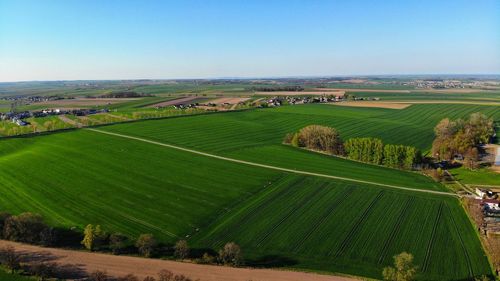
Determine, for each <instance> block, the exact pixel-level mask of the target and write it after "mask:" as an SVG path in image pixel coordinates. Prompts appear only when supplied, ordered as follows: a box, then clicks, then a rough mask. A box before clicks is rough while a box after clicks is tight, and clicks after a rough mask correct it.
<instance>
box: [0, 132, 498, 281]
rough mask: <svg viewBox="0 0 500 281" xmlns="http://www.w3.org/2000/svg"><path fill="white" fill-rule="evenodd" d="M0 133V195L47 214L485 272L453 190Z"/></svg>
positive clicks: (217, 240)
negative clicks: (416, 189)
mask: <svg viewBox="0 0 500 281" xmlns="http://www.w3.org/2000/svg"><path fill="white" fill-rule="evenodd" d="M1 144H2V145H1V150H0V165H1V166H2V169H1V170H0V178H1V179H2V184H3V194H2V197H1V199H0V205H1V206H2V208H4V209H5V210H7V211H10V212H14V213H18V212H22V211H33V212H38V213H41V214H43V215H44V217H46V218H47V220H48V221H49V222H50V223H51V224H54V225H58V226H65V227H74V226H76V227H77V228H80V229H81V228H83V226H84V225H86V224H87V223H95V224H101V225H102V226H103V227H104V228H105V229H107V230H109V231H120V232H122V233H125V234H127V235H130V236H132V237H137V235H138V234H139V233H147V232H149V233H153V234H155V236H157V237H158V238H159V239H160V240H161V241H163V242H166V243H173V242H175V241H176V240H177V239H180V238H182V237H184V238H187V239H188V240H189V241H190V243H191V244H192V246H193V247H195V249H196V248H209V249H212V250H213V251H216V250H217V249H218V247H219V246H220V245H221V244H223V243H224V242H227V241H233V240H234V241H237V242H238V243H240V244H241V245H242V247H243V250H244V252H245V256H246V257H247V262H248V264H250V265H255V266H267V267H269V266H280V267H281V266H284V267H289V268H297V269H303V270H314V271H321V272H342V273H349V274H357V275H362V276H368V277H377V278H378V277H380V272H381V268H382V267H383V266H386V265H387V264H390V263H391V257H392V255H394V254H395V253H399V252H401V251H403V250H407V251H412V252H413V253H414V255H415V257H416V261H417V262H418V263H419V264H421V265H422V266H425V270H424V271H423V272H422V274H421V275H420V276H421V279H425V280H445V279H446V278H449V279H450V280H452V279H454V278H455V277H457V278H462V277H467V276H469V275H470V274H471V273H470V272H471V271H472V274H473V275H478V274H483V273H488V272H489V271H488V270H489V267H488V263H487V262H486V260H485V258H484V256H483V252H482V250H481V248H480V246H479V244H478V243H479V242H478V240H477V238H476V236H475V233H474V231H473V229H472V227H471V225H470V223H469V221H468V219H467V217H466V216H465V214H464V213H463V211H462V210H461V209H460V206H459V204H458V201H457V200H456V199H454V198H453V197H452V196H444V195H430V194H426V193H411V192H403V191H398V190H394V189H391V188H383V187H377V186H374V185H367V184H357V183H351V182H345V181H337V180H328V179H320V178H317V177H304V176H300V175H293V174H290V173H282V172H278V171H275V170H272V169H264V168H258V167H252V166H248V165H242V164H237V163H231V162H228V161H223V160H218V159H213V158H209V157H204V156H197V155H194V154H191V153H187V152H183V151H178V150H173V149H168V148H165V147H160V146H157V145H153V144H150V143H143V142H140V141H136V140H127V139H122V138H120V137H116V136H109V135H105V134H101V133H98V132H93V131H89V130H85V129H83V130H78V131H71V132H60V133H53V134H50V135H45V136H39V137H31V138H13V139H5V140H2V141H1ZM67 144H71V145H70V146H68V145H67ZM75 148H78V149H75ZM309 154H312V153H309ZM165 159H168V161H165ZM130 167H133V169H130ZM391 171H392V170H391ZM395 172H396V171H395ZM387 173H388V174H387V177H390V175H389V172H387ZM401 173H403V172H401ZM408 174H410V173H408ZM241 175H245V180H244V181H242V180H241ZM138 206H141V207H139V208H138ZM270 210H272V212H270ZM452 221H453V223H452ZM415 222H418V223H415ZM313 230H315V231H313ZM408 237H412V239H407V238H408ZM443 239H444V240H443ZM226 240H227V241H226ZM318 241H321V243H318ZM464 241H465V242H464ZM367 245H371V246H367ZM452 257H453V258H452ZM451 259H454V260H455V261H457V262H454V263H452V264H446V261H448V260H451ZM355 265H358V266H355ZM444 265H446V267H445V268H447V269H446V271H442V268H443V266H444ZM361 268H362V269H361ZM444 276H446V278H444Z"/></svg>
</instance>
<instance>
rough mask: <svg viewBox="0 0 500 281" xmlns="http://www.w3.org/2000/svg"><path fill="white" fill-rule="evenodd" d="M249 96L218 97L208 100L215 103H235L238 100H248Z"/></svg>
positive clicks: (238, 101)
mask: <svg viewBox="0 0 500 281" xmlns="http://www.w3.org/2000/svg"><path fill="white" fill-rule="evenodd" d="M249 99H250V98H239V97H232V98H218V99H214V100H210V101H208V102H210V103H215V104H223V103H228V104H237V103H240V102H244V101H247V100H249Z"/></svg>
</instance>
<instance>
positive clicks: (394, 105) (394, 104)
mask: <svg viewBox="0 0 500 281" xmlns="http://www.w3.org/2000/svg"><path fill="white" fill-rule="evenodd" d="M331 104H333V105H341V106H353V107H379V108H390V109H404V108H407V107H408V106H410V105H412V104H477V105H500V102H480V101H453V100H429V101H424V100H422V101H344V102H337V103H331Z"/></svg>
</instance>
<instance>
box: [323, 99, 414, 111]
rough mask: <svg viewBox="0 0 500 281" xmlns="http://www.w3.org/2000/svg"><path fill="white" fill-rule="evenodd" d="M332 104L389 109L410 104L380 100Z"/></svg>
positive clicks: (400, 107)
mask: <svg viewBox="0 0 500 281" xmlns="http://www.w3.org/2000/svg"><path fill="white" fill-rule="evenodd" d="M332 104H334V105H341V106H354V107H379V108H390V109H404V108H407V107H408V106H410V105H411V104H408V103H393V102H380V101H345V102H335V103H332Z"/></svg>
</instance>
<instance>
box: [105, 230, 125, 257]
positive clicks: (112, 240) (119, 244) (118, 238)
mask: <svg viewBox="0 0 500 281" xmlns="http://www.w3.org/2000/svg"><path fill="white" fill-rule="evenodd" d="M127 240H128V238H127V236H125V235H123V234H121V233H113V234H111V235H110V236H109V248H110V249H111V251H112V252H113V254H115V255H117V254H119V253H121V252H122V251H123V249H125V247H126V246H127Z"/></svg>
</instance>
